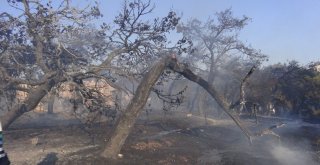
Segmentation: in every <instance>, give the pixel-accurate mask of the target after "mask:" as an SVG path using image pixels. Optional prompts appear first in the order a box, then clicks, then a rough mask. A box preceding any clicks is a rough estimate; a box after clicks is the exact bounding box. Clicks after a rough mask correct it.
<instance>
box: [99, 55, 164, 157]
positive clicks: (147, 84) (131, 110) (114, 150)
mask: <svg viewBox="0 0 320 165" xmlns="http://www.w3.org/2000/svg"><path fill="white" fill-rule="evenodd" d="M168 59H170V57H165V58H163V59H161V60H160V61H159V62H158V63H156V64H155V65H154V66H153V67H152V68H151V69H150V70H149V71H148V72H147V74H146V75H145V76H144V77H143V79H142V81H141V83H140V84H139V86H138V88H137V90H136V93H135V94H134V97H133V98H132V100H131V101H130V103H129V105H128V106H127V108H126V110H125V111H124V113H123V114H122V116H121V117H120V118H119V119H118V121H117V124H116V128H115V130H114V132H113V133H112V136H111V138H110V141H109V142H108V144H107V146H106V147H105V149H104V151H103V152H102V153H101V156H103V157H105V158H112V159H116V158H117V156H118V154H119V153H120V150H121V148H122V146H123V144H124V142H125V140H126V139H127V137H128V135H129V133H130V132H131V130H132V128H133V126H134V124H135V121H136V119H137V117H138V114H139V112H140V111H141V110H142V109H143V107H144V105H145V104H146V102H147V99H148V97H149V94H150V91H151V88H152V87H153V85H154V84H155V83H156V82H157V80H158V78H159V77H160V75H161V74H162V73H163V71H164V69H165V68H166V61H167V60H168Z"/></svg>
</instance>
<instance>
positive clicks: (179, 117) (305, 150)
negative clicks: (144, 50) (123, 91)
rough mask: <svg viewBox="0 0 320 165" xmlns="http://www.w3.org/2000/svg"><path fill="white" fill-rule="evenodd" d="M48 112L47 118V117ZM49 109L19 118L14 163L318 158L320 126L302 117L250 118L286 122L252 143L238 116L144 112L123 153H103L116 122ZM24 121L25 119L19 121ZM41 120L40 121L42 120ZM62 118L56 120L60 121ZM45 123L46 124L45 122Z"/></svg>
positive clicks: (11, 138)
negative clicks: (81, 119) (85, 120)
mask: <svg viewBox="0 0 320 165" xmlns="http://www.w3.org/2000/svg"><path fill="white" fill-rule="evenodd" d="M41 118H42V120H41ZM43 118H44V119H46V120H48V119H49V118H52V117H50V115H48V114H44V115H43V116H42V117H38V118H37V120H38V121H36V120H34V121H32V122H30V121H29V122H28V121H24V120H21V121H18V122H17V123H15V124H14V125H13V126H12V127H11V129H9V130H8V131H6V132H5V133H4V138H5V149H6V151H7V152H8V155H9V157H10V160H11V161H12V164H17V165H24V164H26V165H27V164H30V165H31V164H42V165H45V164H221V165H232V164H238V165H239V164H246V165H250V164H252V165H254V164H266V165H267V164H279V165H285V164H291V165H292V164H293V165H294V164H296V165H298V164H310V165H312V164H318V163H319V162H320V160H319V159H320V153H319V150H320V144H319V137H320V127H319V125H317V124H309V123H305V122H299V121H289V120H284V119H275V118H263V117H259V123H258V124H255V123H254V122H253V120H251V119H244V120H243V124H244V125H246V126H247V127H248V128H250V130H251V131H252V132H256V131H258V130H260V129H263V128H266V127H268V126H270V125H272V124H276V123H279V122H284V123H286V124H285V126H283V127H281V128H278V129H276V130H274V132H275V133H277V134H278V135H280V137H281V138H280V140H278V139H277V138H276V137H274V136H272V135H265V136H263V137H257V138H255V139H254V140H253V142H252V144H250V143H249V141H248V139H247V138H246V137H245V136H244V135H243V134H242V133H241V131H240V129H239V128H238V127H236V125H235V124H234V123H233V121H232V120H228V119H211V118H209V119H208V121H207V125H205V122H204V119H203V118H202V117H199V116H187V115H186V114H184V113H172V114H170V115H167V116H162V115H161V114H157V115H156V114H151V115H150V114H149V116H148V118H147V117H146V116H145V115H142V116H141V117H140V118H139V120H138V121H137V123H136V125H135V127H134V130H133V132H132V133H131V134H130V135H129V137H128V139H127V140H126V143H125V145H124V147H123V148H122V150H121V154H122V155H123V157H122V158H119V159H118V160H108V159H104V158H101V157H100V156H99V154H100V152H101V150H102V149H103V146H104V145H105V143H106V141H107V139H108V135H109V134H108V132H109V131H110V130H111V128H112V126H111V125H110V124H106V123H99V124H96V125H94V126H92V127H90V128H88V127H86V126H83V125H81V124H77V123H76V122H70V121H68V122H67V121H64V123H65V124H63V122H62V120H60V121H58V120H56V121H55V120H54V119H52V121H51V122H52V123H43ZM19 122H20V123H19ZM37 122H38V123H37ZM54 122H56V123H54ZM41 123H42V124H41Z"/></svg>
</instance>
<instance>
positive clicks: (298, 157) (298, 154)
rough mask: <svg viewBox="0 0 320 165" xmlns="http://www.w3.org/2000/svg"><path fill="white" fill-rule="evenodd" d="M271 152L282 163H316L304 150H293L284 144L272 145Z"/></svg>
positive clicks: (313, 164)
mask: <svg viewBox="0 0 320 165" xmlns="http://www.w3.org/2000/svg"><path fill="white" fill-rule="evenodd" d="M271 154H272V155H273V156H274V157H275V159H276V160H278V161H279V163H280V164H283V165H303V164H306V165H316V164H318V163H317V162H316V161H315V160H313V158H312V155H311V154H310V153H309V152H307V151H304V150H293V149H290V148H287V147H284V146H281V145H280V146H279V145H278V146H274V147H273V148H272V149H271Z"/></svg>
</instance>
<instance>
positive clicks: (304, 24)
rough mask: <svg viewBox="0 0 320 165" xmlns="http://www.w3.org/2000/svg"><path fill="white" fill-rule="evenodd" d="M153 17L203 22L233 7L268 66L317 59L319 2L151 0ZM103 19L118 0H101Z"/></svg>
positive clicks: (319, 51)
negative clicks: (245, 21)
mask: <svg viewBox="0 0 320 165" xmlns="http://www.w3.org/2000/svg"><path fill="white" fill-rule="evenodd" d="M152 2H153V3H154V4H155V6H156V8H155V10H154V13H153V14H154V15H158V16H164V15H165V14H166V13H167V12H168V11H169V10H170V9H173V10H174V11H177V12H178V13H183V20H188V19H189V18H191V17H193V18H198V19H202V20H206V19H207V18H208V17H209V16H212V15H213V14H214V13H216V12H219V11H222V10H224V9H226V8H230V7H231V8H232V10H233V12H234V15H235V16H242V15H246V16H248V17H250V18H252V22H251V23H250V24H249V25H248V26H247V27H245V29H244V30H243V31H242V32H241V39H242V40H243V41H247V43H249V44H251V45H252V46H253V47H255V48H257V49H261V50H262V52H263V53H265V54H267V55H269V59H270V61H269V62H268V63H277V62H286V61H288V60H297V61H299V62H300V63H301V64H307V63H309V62H311V61H319V60H320V0H154V1H152ZM101 5H102V9H103V10H104V13H105V16H108V15H114V13H115V12H117V11H119V9H120V7H121V5H122V2H121V1H119V0H105V1H103V0H101Z"/></svg>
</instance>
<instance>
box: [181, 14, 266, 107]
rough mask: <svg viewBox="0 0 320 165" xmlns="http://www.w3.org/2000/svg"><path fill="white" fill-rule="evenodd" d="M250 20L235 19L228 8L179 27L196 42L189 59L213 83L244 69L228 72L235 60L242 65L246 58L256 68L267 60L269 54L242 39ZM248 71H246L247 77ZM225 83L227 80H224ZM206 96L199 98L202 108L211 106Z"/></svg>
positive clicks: (232, 76) (202, 95) (188, 37)
mask: <svg viewBox="0 0 320 165" xmlns="http://www.w3.org/2000/svg"><path fill="white" fill-rule="evenodd" d="M249 21H250V19H249V18H248V17H246V16H243V17H240V18H237V17H235V16H233V14H232V11H231V9H226V10H224V11H222V12H218V13H216V14H215V15H214V17H210V18H209V19H208V20H207V21H205V22H201V21H200V20H198V19H191V20H190V21H188V22H187V23H186V24H181V25H179V26H178V31H179V32H181V33H182V34H183V36H184V38H185V39H186V40H190V41H192V43H193V44H194V46H195V48H194V49H192V52H190V53H189V54H188V58H190V60H188V61H189V62H190V63H191V65H192V66H194V67H197V68H198V69H200V70H202V72H206V73H208V74H207V75H206V76H207V80H208V82H209V83H210V84H214V81H215V79H216V77H219V73H222V74H226V75H223V76H222V77H224V78H227V77H228V79H234V77H235V76H234V74H232V73H231V72H232V70H233V69H239V67H240V66H237V65H235V66H234V68H231V67H230V66H229V68H228V69H227V67H228V65H232V64H231V62H232V61H233V62H235V61H234V60H238V61H239V62H240V61H241V60H242V59H246V60H247V61H251V63H252V65H259V64H260V63H261V62H262V61H264V60H266V58H267V57H266V55H264V54H262V53H261V52H260V51H259V50H256V49H254V48H252V47H251V46H250V45H248V44H246V43H244V42H242V41H241V40H240V39H239V33H240V32H241V30H242V29H243V28H244V27H245V26H246V25H247V24H248V23H249ZM240 65H241V64H240ZM236 67H238V68H236ZM224 69H225V70H224ZM246 72H247V71H244V75H245V74H246ZM242 74H243V73H242ZM220 75H221V74H220ZM240 77H241V76H240ZM220 78H221V77H220ZM240 79H241V78H240ZM225 80H227V79H224V80H222V81H225ZM238 81H240V80H238ZM226 82H228V81H226ZM238 84H240V83H238ZM226 88H230V87H229V86H228V87H226ZM204 96H205V93H203V92H202V94H200V97H199V96H197V97H196V98H199V100H201V101H199V104H200V106H199V109H206V107H205V105H208V104H209V102H207V101H206V100H207V99H205V98H206V97H204Z"/></svg>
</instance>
